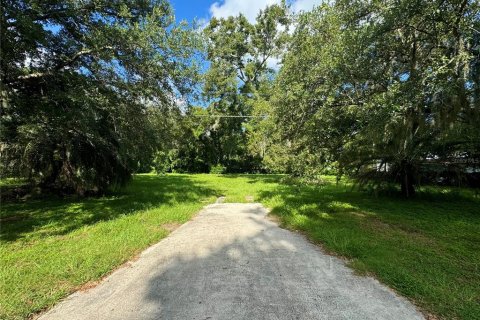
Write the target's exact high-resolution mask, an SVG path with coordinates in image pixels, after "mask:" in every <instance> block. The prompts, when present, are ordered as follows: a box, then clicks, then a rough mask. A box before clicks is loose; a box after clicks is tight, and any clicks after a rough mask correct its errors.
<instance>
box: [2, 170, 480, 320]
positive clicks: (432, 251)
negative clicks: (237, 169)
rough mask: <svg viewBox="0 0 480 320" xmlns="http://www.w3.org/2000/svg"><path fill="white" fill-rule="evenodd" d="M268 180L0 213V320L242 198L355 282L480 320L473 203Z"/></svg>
mask: <svg viewBox="0 0 480 320" xmlns="http://www.w3.org/2000/svg"><path fill="white" fill-rule="evenodd" d="M281 180H282V176H274V175H223V176H216V175H167V176H154V175H139V176H136V177H135V179H134V181H133V182H132V183H131V184H130V185H129V186H128V187H127V188H126V189H125V190H123V191H122V192H121V193H117V194H115V195H112V196H108V197H103V198H96V199H75V198H71V199H60V198H57V199H55V198H48V199H36V200H34V199H31V200H28V201H26V202H18V203H4V204H3V205H2V208H1V219H2V222H1V230H0V231H1V243H0V257H1V264H0V318H8V319H22V318H25V317H27V316H29V315H32V314H33V313H35V312H38V311H39V310H42V309H45V308H48V307H50V306H52V305H53V304H54V303H55V302H57V301H58V300H59V299H61V298H62V297H64V296H66V295H67V294H69V293H71V292H72V291H74V290H76V289H78V288H79V287H81V286H82V285H84V284H85V283H89V282H93V281H96V280H98V279H100V278H101V277H102V276H104V275H106V274H108V273H109V272H111V271H112V270H113V269H115V268H116V267H118V266H119V265H121V264H122V263H124V262H125V261H127V260H129V259H131V258H132V257H134V256H135V255H136V254H137V253H139V252H140V251H141V250H142V249H144V248H146V247H147V246H149V245H150V244H152V243H155V242H157V241H158V240H160V239H161V238H163V237H165V236H166V235H167V234H168V230H167V229H169V228H168V227H167V226H168V225H169V224H172V223H175V224H178V223H183V222H185V221H187V220H188V219H190V218H191V217H192V216H193V215H194V214H195V212H197V211H198V210H199V209H200V208H201V207H202V206H204V205H205V204H207V203H211V202H213V201H214V199H215V198H216V197H217V196H220V195H225V196H226V201H227V202H247V201H251V199H250V198H247V196H253V199H254V201H259V202H262V203H263V204H265V205H266V206H267V207H270V208H272V213H273V214H276V215H278V216H279V217H280V220H281V222H282V224H283V225H284V226H285V227H287V228H290V229H294V230H299V231H301V232H303V233H304V234H306V235H307V236H308V237H309V238H310V239H311V240H312V241H315V242H317V243H319V244H322V246H323V247H324V248H325V249H326V250H328V251H330V252H332V253H335V254H338V255H341V256H345V257H347V258H349V264H350V265H351V267H353V268H354V269H356V270H357V271H358V272H359V273H363V274H372V275H375V276H376V277H377V278H378V279H380V280H381V281H382V282H384V283H385V284H387V285H389V286H391V287H392V288H394V289H396V290H397V291H398V292H399V293H401V294H402V295H404V296H406V297H408V298H410V299H411V300H413V301H415V303H417V304H418V305H419V306H421V307H422V308H423V310H426V311H427V312H431V313H434V314H436V315H438V316H441V317H443V318H445V319H451V318H460V319H480V200H479V199H477V198H474V197H473V195H472V194H471V193H470V192H469V191H468V190H461V191H460V192H456V191H455V190H452V189H445V190H443V189H440V188H430V189H429V190H428V192H426V191H425V192H420V194H419V196H418V197H417V198H416V199H413V200H409V201H405V200H403V199H400V198H396V197H393V196H389V197H388V196H382V197H374V196H373V195H369V194H367V193H364V192H359V191H355V190H352V188H351V187H350V186H349V185H343V184H341V185H340V186H336V185H335V184H334V183H333V180H332V179H331V178H328V179H327V182H326V183H325V184H324V185H322V186H304V185H303V186H302V185H295V184H285V183H281Z"/></svg>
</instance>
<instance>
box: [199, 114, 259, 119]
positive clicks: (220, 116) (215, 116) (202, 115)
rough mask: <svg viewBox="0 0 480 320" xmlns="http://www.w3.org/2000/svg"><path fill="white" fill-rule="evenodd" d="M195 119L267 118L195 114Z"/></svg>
mask: <svg viewBox="0 0 480 320" xmlns="http://www.w3.org/2000/svg"><path fill="white" fill-rule="evenodd" d="M193 116H194V117H200V118H208V117H213V118H267V116H266V115H262V116H230V115H215V114H208V115H206V114H194V115H193Z"/></svg>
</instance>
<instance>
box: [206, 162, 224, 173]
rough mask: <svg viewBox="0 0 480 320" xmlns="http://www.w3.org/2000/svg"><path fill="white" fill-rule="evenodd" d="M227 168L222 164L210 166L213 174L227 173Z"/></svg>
mask: <svg viewBox="0 0 480 320" xmlns="http://www.w3.org/2000/svg"><path fill="white" fill-rule="evenodd" d="M226 169H227V168H225V167H224V166H222V165H221V164H217V165H214V166H212V167H211V168H210V173H211V174H222V173H225V171H226Z"/></svg>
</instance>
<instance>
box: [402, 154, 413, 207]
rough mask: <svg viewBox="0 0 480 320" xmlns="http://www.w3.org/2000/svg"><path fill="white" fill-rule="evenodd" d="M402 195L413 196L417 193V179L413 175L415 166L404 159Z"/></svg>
mask: <svg viewBox="0 0 480 320" xmlns="http://www.w3.org/2000/svg"><path fill="white" fill-rule="evenodd" d="M400 184H401V186H402V195H403V196H404V197H405V198H411V197H413V196H414V195H415V181H414V176H413V166H412V164H410V163H408V162H407V161H402V171H401V181H400Z"/></svg>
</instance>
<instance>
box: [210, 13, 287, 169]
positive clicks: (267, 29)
mask: <svg viewBox="0 0 480 320" xmlns="http://www.w3.org/2000/svg"><path fill="white" fill-rule="evenodd" d="M288 24H289V16H288V13H287V8H286V6H285V4H282V5H272V6H269V7H267V8H266V9H265V10H264V11H261V12H260V13H259V15H258V16H257V19H256V21H255V23H250V22H249V21H248V20H247V19H246V18H245V17H244V16H243V15H239V16H237V17H229V18H226V19H223V18H222V19H216V18H213V19H212V20H211V21H210V23H209V25H208V26H207V28H206V29H205V30H204V34H205V37H206V41H207V58H208V60H209V61H210V67H209V69H208V71H207V73H206V74H205V82H204V87H203V94H204V97H205V98H206V99H207V101H209V102H210V105H209V106H208V108H207V110H208V113H207V115H210V118H209V119H208V118H207V119H208V120H209V121H208V125H207V126H206V127H205V130H204V132H203V137H204V140H203V142H204V143H205V144H206V145H207V146H208V147H207V148H208V149H209V150H211V151H210V152H211V153H213V155H214V157H213V158H210V159H209V160H208V161H209V163H211V164H212V165H215V164H221V165H223V166H225V167H226V168H227V169H226V170H227V171H228V172H258V171H262V170H265V169H266V168H265V166H263V165H262V159H263V158H264V157H265V155H266V153H265V148H267V145H265V143H263V141H262V142H261V141H259V140H260V139H261V137H260V135H261V134H254V133H253V132H254V131H258V132H260V131H262V130H257V129H256V127H257V124H258V121H255V119H252V118H250V117H251V116H252V115H255V116H257V117H263V116H264V114H260V113H259V110H260V108H259V105H261V104H263V103H264V102H265V103H266V101H268V99H269V98H270V95H271V89H270V88H271V82H272V78H273V75H274V70H273V69H271V68H270V67H269V65H268V63H269V61H271V59H278V58H279V57H280V55H281V54H282V48H283V47H284V45H285V41H286V35H287V33H286V31H287V30H288ZM282 26H283V29H282ZM217 115H220V116H230V117H217ZM254 136H255V137H254ZM257 142H260V143H261V144H262V143H263V146H262V145H260V146H259V148H255V147H253V146H254V145H255V144H256V143H257Z"/></svg>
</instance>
